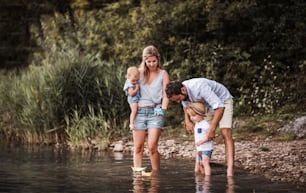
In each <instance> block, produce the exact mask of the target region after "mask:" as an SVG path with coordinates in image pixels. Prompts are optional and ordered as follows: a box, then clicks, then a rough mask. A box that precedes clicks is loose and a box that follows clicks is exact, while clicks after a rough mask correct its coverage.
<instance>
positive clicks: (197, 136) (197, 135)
mask: <svg viewBox="0 0 306 193" xmlns="http://www.w3.org/2000/svg"><path fill="white" fill-rule="evenodd" d="M208 130H209V123H208V122H207V121H206V120H202V121H200V122H196V123H195V125H194V141H195V144H196V143H197V142H198V141H199V140H202V139H205V138H206V136H207V133H208ZM196 148H197V151H210V150H212V149H213V141H208V142H206V143H203V144H201V145H200V146H197V145H196Z"/></svg>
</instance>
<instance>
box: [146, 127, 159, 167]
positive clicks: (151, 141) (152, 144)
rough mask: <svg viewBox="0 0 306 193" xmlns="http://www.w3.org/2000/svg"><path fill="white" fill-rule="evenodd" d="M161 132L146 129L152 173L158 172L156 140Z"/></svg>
mask: <svg viewBox="0 0 306 193" xmlns="http://www.w3.org/2000/svg"><path fill="white" fill-rule="evenodd" d="M160 133H161V130H160V129H157V128H150V129H148V149H149V154H150V160H151V165H152V170H153V171H159V169H160V158H159V152H158V140H159V136H160Z"/></svg>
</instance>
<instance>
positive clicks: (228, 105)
mask: <svg viewBox="0 0 306 193" xmlns="http://www.w3.org/2000/svg"><path fill="white" fill-rule="evenodd" d="M224 105H225V109H224V113H223V116H222V118H221V120H220V122H219V128H232V123H233V113H234V111H233V99H229V100H226V101H224ZM213 116H214V112H211V111H209V112H207V117H206V120H207V121H208V122H209V123H210V122H211V120H212V118H213Z"/></svg>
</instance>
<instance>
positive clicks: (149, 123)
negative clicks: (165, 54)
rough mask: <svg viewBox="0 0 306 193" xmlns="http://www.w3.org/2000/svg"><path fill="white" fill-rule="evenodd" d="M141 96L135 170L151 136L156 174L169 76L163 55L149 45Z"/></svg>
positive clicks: (145, 52) (144, 57)
mask: <svg viewBox="0 0 306 193" xmlns="http://www.w3.org/2000/svg"><path fill="white" fill-rule="evenodd" d="M139 82H140V93H141V97H140V100H139V102H138V111H137V115H136V119H135V128H134V130H133V141H134V155H133V156H134V157H133V159H134V168H140V167H141V166H142V158H143V151H144V142H145V137H146V134H148V150H149V156H150V160H151V166H152V170H153V171H158V170H159V168H160V158H159V152H158V140H159V136H160V134H161V129H162V128H163V125H164V114H165V111H166V110H167V108H168V104H169V99H168V98H167V95H166V93H165V88H166V85H167V84H168V83H169V74H168V72H166V71H165V70H163V69H162V67H161V64H160V55H159V53H158V50H157V49H156V48H155V47H154V46H152V45H151V46H147V47H146V48H144V50H143V52H142V62H141V64H140V81H139Z"/></svg>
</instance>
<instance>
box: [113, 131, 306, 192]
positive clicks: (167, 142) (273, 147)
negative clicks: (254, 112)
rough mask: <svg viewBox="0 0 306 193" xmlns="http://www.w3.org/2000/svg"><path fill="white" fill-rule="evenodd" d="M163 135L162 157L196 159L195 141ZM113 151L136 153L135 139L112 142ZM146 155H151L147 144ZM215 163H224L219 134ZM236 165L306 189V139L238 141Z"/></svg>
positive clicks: (215, 144)
mask: <svg viewBox="0 0 306 193" xmlns="http://www.w3.org/2000/svg"><path fill="white" fill-rule="evenodd" d="M181 141H182V140H180V139H177V138H168V139H166V138H162V137H161V139H160V141H159V153H160V155H161V157H162V158H163V159H171V158H180V159H189V160H193V159H194V153H195V150H194V142H193V140H184V141H183V142H181ZM109 149H110V150H111V151H113V152H124V153H132V152H133V142H132V141H126V142H124V141H123V140H120V141H115V142H113V143H111V145H110V147H109ZM144 154H145V155H148V150H147V148H146V145H145V150H144ZM211 162H212V163H216V164H221V165H225V148H224V144H223V141H222V139H221V138H220V137H218V138H217V139H216V140H215V141H214V151H213V155H212V159H211ZM235 167H236V168H238V169H243V170H245V171H247V172H249V173H251V174H254V175H258V176H262V177H265V178H267V179H270V180H271V181H273V182H284V183H290V184H293V185H295V186H297V187H302V188H306V141H305V140H303V139H301V140H294V141H274V140H273V138H272V137H269V138H265V139H261V138H258V137H256V138H254V139H250V140H248V141H246V140H244V141H237V142H235Z"/></svg>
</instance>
